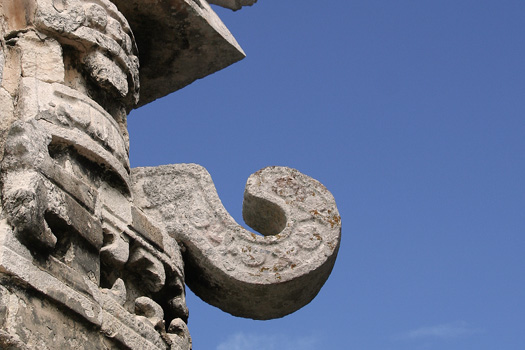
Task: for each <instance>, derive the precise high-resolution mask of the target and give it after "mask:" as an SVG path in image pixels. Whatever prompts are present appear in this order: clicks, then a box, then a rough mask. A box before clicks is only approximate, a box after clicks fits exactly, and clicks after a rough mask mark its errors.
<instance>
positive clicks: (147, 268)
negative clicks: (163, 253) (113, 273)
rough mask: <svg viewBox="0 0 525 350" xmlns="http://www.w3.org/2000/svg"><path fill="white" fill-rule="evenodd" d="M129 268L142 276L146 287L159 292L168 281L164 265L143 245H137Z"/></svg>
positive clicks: (129, 262) (153, 291)
mask: <svg viewBox="0 0 525 350" xmlns="http://www.w3.org/2000/svg"><path fill="white" fill-rule="evenodd" d="M128 268H129V269H130V270H131V271H133V272H135V273H136V274H137V275H139V276H141V278H142V280H143V282H144V285H145V286H146V288H147V289H148V290H149V291H150V292H152V293H155V292H158V291H160V290H161V289H162V287H164V284H165V283H166V271H165V270H164V265H163V264H162V262H161V261H160V260H159V259H157V258H156V257H155V256H153V254H151V253H150V252H148V251H147V250H146V249H144V248H142V247H136V248H135V249H134V250H133V253H132V254H131V256H130V258H129V261H128Z"/></svg>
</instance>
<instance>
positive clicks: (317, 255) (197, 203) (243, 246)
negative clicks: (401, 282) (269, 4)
mask: <svg viewBox="0 0 525 350" xmlns="http://www.w3.org/2000/svg"><path fill="white" fill-rule="evenodd" d="M210 2H212V3H214V4H218V5H221V6H225V7H228V8H231V9H234V10H236V9H239V8H240V7H242V6H243V5H251V4H253V3H254V2H255V1H253V0H252V1H222V0H221V1H218V0H214V1H210ZM174 28H177V29H176V30H175V29H174ZM170 29H171V30H172V33H170V32H169V30H170ZM173 31H175V32H173ZM196 52H199V54H198V55H197V54H196ZM243 57H244V52H243V51H242V49H241V48H240V47H239V45H238V44H237V42H236V41H235V39H234V38H233V36H232V35H231V34H230V33H229V31H228V30H227V29H226V27H225V26H224V25H223V24H222V22H221V21H220V20H219V19H218V17H217V16H216V15H215V13H214V12H213V10H212V9H211V8H210V6H209V5H208V3H206V2H205V1H204V0H198V1H197V0H126V1H125V0H113V1H109V0H0V113H1V114H0V160H1V161H0V170H1V173H0V205H1V207H0V348H2V349H85V350H88V349H137V350H139V349H140V350H143V349H171V350H175V349H177V350H179V349H181V350H186V349H191V337H190V335H189V332H188V328H187V325H186V323H187V320H188V309H187V307H186V302H185V283H186V284H188V285H189V286H190V287H191V288H192V290H194V291H195V293H196V294H198V295H199V296H200V297H201V298H203V299H204V300H205V301H207V302H209V303H210V304H212V305H215V306H217V307H219V308H221V309H223V310H225V311H226V312H230V313H232V314H234V315H238V316H242V317H251V318H256V319H269V318H275V317H281V316H284V315H286V314H289V313H291V312H293V311H295V310H297V309H298V308H300V307H302V306H304V305H305V304H307V303H308V302H310V300H312V298H313V297H315V295H316V294H317V292H318V291H319V289H320V288H321V286H322V285H323V283H324V281H325V280H326V278H328V275H329V274H330V271H331V269H332V267H333V264H334V262H335V258H336V255H337V251H338V248H339V240H340V231H341V221H340V217H339V214H338V212H337V208H336V205H335V201H334V199H333V197H332V195H331V194H330V193H329V192H328V191H327V190H326V188H325V187H324V186H322V185H321V184H320V183H319V182H317V181H315V180H313V179H311V178H309V177H307V176H306V175H304V174H301V173H300V172H298V171H297V170H294V169H289V168H282V167H269V168H266V169H263V170H261V171H259V172H257V173H255V174H254V175H252V177H250V179H249V180H248V183H247V186H246V191H245V201H244V208H243V215H244V218H245V221H246V223H247V224H248V225H250V226H251V227H252V228H254V229H255V230H257V231H258V232H260V233H261V234H262V235H256V234H253V233H250V232H248V231H246V230H245V229H244V228H242V227H241V226H239V225H238V224H237V223H235V221H234V220H233V219H232V218H231V216H230V215H229V214H228V213H227V212H226V211H225V209H224V208H223V207H222V204H221V203H220V200H219V198H218V196H217V194H216V191H215V188H214V186H213V182H212V181H211V177H210V176H209V174H208V173H207V172H206V170H205V169H203V168H202V167H200V166H198V165H195V164H176V165H166V166H159V167H153V168H137V169H131V168H130V164H129V157H128V152H129V138H128V133H127V127H126V118H127V114H128V113H129V111H130V110H131V109H133V108H136V107H137V106H140V105H143V104H145V103H149V102H151V101H153V100H155V99H156V98H159V97H162V96H164V95H166V94H168V93H171V92H173V91H175V90H177V89H180V88H182V87H184V86H185V85H187V84H190V83H191V82H192V81H194V80H196V79H199V78H202V77H204V76H206V75H208V74H211V73H213V72H214V71H216V70H219V69H222V68H224V67H226V66H228V65H230V64H232V63H234V62H236V61H238V60H239V59H242V58H243ZM159 67H161V68H159ZM185 68H187V69H185ZM159 71H160V72H159Z"/></svg>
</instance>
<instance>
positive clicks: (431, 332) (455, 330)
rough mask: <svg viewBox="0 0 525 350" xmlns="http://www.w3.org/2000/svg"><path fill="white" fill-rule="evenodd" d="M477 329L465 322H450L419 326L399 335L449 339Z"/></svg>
mask: <svg viewBox="0 0 525 350" xmlns="http://www.w3.org/2000/svg"><path fill="white" fill-rule="evenodd" d="M476 332H477V330H476V329H474V328H472V327H470V326H469V324H468V323H467V322H464V321H459V322H451V323H445V324H440V325H436V326H430V327H421V328H417V329H413V330H411V331H409V332H406V333H405V334H403V335H402V336H401V338H403V339H419V338H441V339H450V338H457V337H462V336H467V335H471V334H474V333H476Z"/></svg>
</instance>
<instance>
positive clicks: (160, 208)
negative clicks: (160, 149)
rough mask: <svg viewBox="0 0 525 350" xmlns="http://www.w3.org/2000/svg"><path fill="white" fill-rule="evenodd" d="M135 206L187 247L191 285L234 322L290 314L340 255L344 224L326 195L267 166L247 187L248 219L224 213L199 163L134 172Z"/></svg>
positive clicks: (304, 179) (293, 174)
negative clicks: (239, 219)
mask: <svg viewBox="0 0 525 350" xmlns="http://www.w3.org/2000/svg"><path fill="white" fill-rule="evenodd" d="M132 175H133V176H132V177H133V180H132V181H133V186H134V193H136V194H137V198H138V199H137V204H138V205H140V206H141V207H142V208H143V209H144V210H145V211H146V212H147V213H148V214H150V215H151V217H155V218H156V219H157V220H158V221H162V222H164V223H165V225H166V227H167V231H168V233H169V234H170V236H172V237H174V238H175V239H176V240H177V241H179V242H181V243H182V244H183V245H184V247H185V248H186V254H185V256H186V259H185V261H186V270H187V272H186V282H187V283H188V285H189V286H190V287H191V289H192V290H193V291H194V292H195V293H196V294H197V295H199V296H200V297H201V298H202V299H204V300H205V301H207V302H208V303H210V304H212V305H215V306H218V307H219V308H221V309H223V310H224V311H227V312H229V313H231V314H233V315H236V316H243V317H250V318H255V319H270V318H275V317H282V316H284V315H287V314H289V313H291V312H293V311H295V310H297V309H299V308H301V307H302V306H304V305H305V304H307V303H309V302H310V301H311V300H312V298H313V297H314V296H315V295H316V294H317V293H318V292H319V289H320V288H321V286H322V285H323V284H324V282H325V281H326V279H327V278H328V276H329V274H330V272H331V270H332V267H333V264H334V262H335V258H336V256H337V251H338V249H339V241H340V233H341V218H340V216H339V213H338V211H337V207H336V205H335V201H334V199H333V197H332V195H331V194H330V192H328V190H327V189H326V188H325V187H324V186H323V185H321V184H320V183H319V182H317V181H315V180H314V179H312V178H310V177H308V176H306V175H304V174H301V173H300V172H299V171H297V170H295V169H290V168H284V167H269V168H265V169H263V170H260V171H259V172H257V173H255V174H253V175H252V176H251V177H250V178H249V179H248V182H247V184H246V189H245V193H244V204H243V216H244V219H245V221H246V223H247V224H248V225H250V226H251V227H252V228H254V229H255V230H257V231H259V232H260V233H262V234H264V236H262V235H257V234H254V233H251V232H249V231H247V230H245V229H243V228H242V227H241V226H239V225H238V224H237V223H236V222H235V221H234V220H233V218H232V217H231V216H230V215H229V214H228V213H227V212H226V210H225V209H224V207H223V206H222V204H221V202H220V200H219V198H218V196H217V192H216V190H215V187H214V186H213V182H212V181H211V177H210V176H209V174H208V172H207V171H206V170H205V169H204V168H202V167H200V166H198V165H195V164H176V165H166V166H160V167H154V168H136V169H133V172H132Z"/></svg>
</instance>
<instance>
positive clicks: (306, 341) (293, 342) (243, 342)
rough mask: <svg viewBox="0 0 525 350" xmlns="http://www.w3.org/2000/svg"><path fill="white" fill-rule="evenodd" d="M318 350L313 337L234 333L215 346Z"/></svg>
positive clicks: (222, 349) (219, 349) (232, 349)
mask: <svg viewBox="0 0 525 350" xmlns="http://www.w3.org/2000/svg"><path fill="white" fill-rule="evenodd" d="M318 348H319V340H318V338H317V337H315V336H304V337H290V336H287V335H260V334H246V333H236V334H233V335H231V336H230V337H229V338H228V339H226V341H224V342H222V343H221V344H219V345H218V346H217V350H278V349H279V350H314V349H318Z"/></svg>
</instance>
